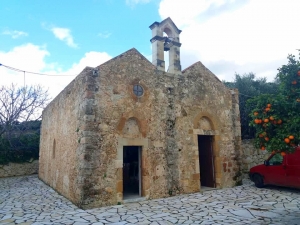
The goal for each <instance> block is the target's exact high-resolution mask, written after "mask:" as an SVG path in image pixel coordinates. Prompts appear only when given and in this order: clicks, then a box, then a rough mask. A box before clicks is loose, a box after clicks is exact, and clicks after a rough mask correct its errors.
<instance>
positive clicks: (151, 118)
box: [39, 18, 241, 209]
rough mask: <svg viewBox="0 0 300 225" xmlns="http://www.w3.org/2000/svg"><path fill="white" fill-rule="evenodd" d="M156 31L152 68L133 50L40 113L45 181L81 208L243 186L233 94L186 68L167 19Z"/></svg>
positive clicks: (82, 78)
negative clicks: (205, 189) (241, 184)
mask: <svg viewBox="0 0 300 225" xmlns="http://www.w3.org/2000/svg"><path fill="white" fill-rule="evenodd" d="M150 29H151V30H152V39H151V40H150V41H151V43H152V51H153V52H152V63H151V62H149V61H148V60H147V59H146V58H145V57H144V56H143V55H142V54H141V53H139V52H138V51H137V50H136V49H134V48H132V49H130V50H128V51H126V52H124V53H122V54H120V55H119V56H117V57H115V58H113V59H111V60H109V61H107V62H105V63H103V64H101V65H100V66H98V67H96V68H91V67H86V68H85V69H84V70H83V71H82V72H81V73H80V74H79V75H78V76H77V77H76V78H75V79H74V80H73V81H72V82H71V83H70V84H69V85H68V86H67V87H66V88H65V89H64V90H63V91H62V92H61V93H60V94H59V95H58V96H57V97H56V98H55V99H54V100H53V101H52V102H51V103H50V104H49V105H48V106H47V107H46V109H45V110H44V111H43V120H42V129H41V143H40V160H39V163H40V165H39V178H40V179H41V180H43V181H44V182H45V183H47V184H48V185H50V186H51V187H52V188H54V189H55V190H56V191H58V192H59V193H60V194H62V195H63V196H65V197H67V198H68V199H69V200H71V201H72V202H73V203H74V204H76V205H77V206H79V207H81V208H84V209H86V208H93V207H100V206H106V205H115V204H121V203H123V202H126V201H131V200H132V201H137V200H143V199H154V198H162V197H168V196H172V195H177V194H183V193H193V192H199V191H201V189H202V188H203V187H211V188H224V187H232V186H234V185H236V184H238V183H239V182H240V179H241V177H240V158H241V156H240V154H241V152H240V144H241V134H240V120H239V118H240V117H239V104H238V92H237V90H230V89H228V88H226V87H225V86H224V84H223V83H222V82H221V81H220V80H219V79H218V78H217V77H216V76H215V75H214V74H213V73H212V72H211V71H209V70H208V69H207V68H206V67H205V66H204V65H203V64H202V63H201V62H196V63H194V64H193V65H191V66H190V67H188V68H186V69H185V70H182V69H181V64H180V47H181V43H180V39H179V35H180V33H181V30H179V29H178V28H177V27H176V25H175V24H174V23H173V21H172V20H171V19H170V18H167V19H165V20H163V21H162V22H160V23H159V22H155V23H153V24H152V25H151V26H150ZM164 34H166V36H164ZM166 53H168V54H169V57H168V58H169V66H168V68H167V70H166V68H165V60H164V54H166Z"/></svg>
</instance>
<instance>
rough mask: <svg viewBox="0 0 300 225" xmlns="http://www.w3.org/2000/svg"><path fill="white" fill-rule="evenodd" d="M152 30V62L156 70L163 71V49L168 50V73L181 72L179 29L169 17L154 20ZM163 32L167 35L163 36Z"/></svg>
mask: <svg viewBox="0 0 300 225" xmlns="http://www.w3.org/2000/svg"><path fill="white" fill-rule="evenodd" d="M150 29H151V30H152V38H151V40H150V42H151V43H152V63H153V64H154V65H155V66H156V68H157V69H158V70H162V71H165V60H164V51H167V52H169V68H168V70H167V72H168V73H173V74H181V64H180V46H181V43H180V42H179V34H180V33H181V30H179V29H178V28H177V27H176V25H175V24H174V22H173V21H172V20H171V18H170V17H168V18H167V19H165V20H163V21H162V22H160V23H159V22H154V23H153V24H152V25H151V26H150ZM164 33H165V34H166V35H167V36H164Z"/></svg>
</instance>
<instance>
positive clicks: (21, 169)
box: [0, 160, 39, 178]
mask: <svg viewBox="0 0 300 225" xmlns="http://www.w3.org/2000/svg"><path fill="white" fill-rule="evenodd" d="M38 170H39V161H38V160H33V161H32V162H25V163H9V164H7V165H0V178H1V177H14V176H25V175H31V174H37V173H38Z"/></svg>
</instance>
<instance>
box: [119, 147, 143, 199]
mask: <svg viewBox="0 0 300 225" xmlns="http://www.w3.org/2000/svg"><path fill="white" fill-rule="evenodd" d="M140 196H141V147H140V146H124V147H123V199H133V198H139V197H140Z"/></svg>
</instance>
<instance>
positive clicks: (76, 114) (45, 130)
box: [39, 68, 92, 205]
mask: <svg viewBox="0 0 300 225" xmlns="http://www.w3.org/2000/svg"><path fill="white" fill-rule="evenodd" d="M88 73H92V72H91V68H86V69H85V70H84V71H83V72H82V73H81V74H80V75H79V76H77V77H76V79H74V80H73V81H72V82H71V83H70V84H69V85H68V86H67V87H66V88H65V89H64V90H63V91H62V92H61V93H60V94H59V95H58V96H57V97H56V98H55V99H54V100H53V101H52V102H51V103H50V104H49V105H48V106H47V107H46V108H45V110H44V111H43V117H42V128H41V143H40V160H39V162H40V165H39V178H40V179H41V180H43V181H44V182H45V183H47V184H48V185H50V186H51V187H52V188H54V189H55V190H56V191H58V192H59V193H61V194H62V195H64V196H66V197H67V198H68V199H70V200H71V201H72V202H74V203H75V204H77V205H80V202H81V199H82V183H83V182H84V181H83V179H82V176H80V175H81V173H84V169H81V162H82V158H83V157H84V154H83V152H84V150H85V144H84V137H85V135H86V133H85V129H84V127H85V120H86V119H88V118H87V116H86V115H85V114H86V113H85V112H86V110H87V105H86V98H85V96H86V89H87V83H88V81H87V79H88V76H87V74H88Z"/></svg>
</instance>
